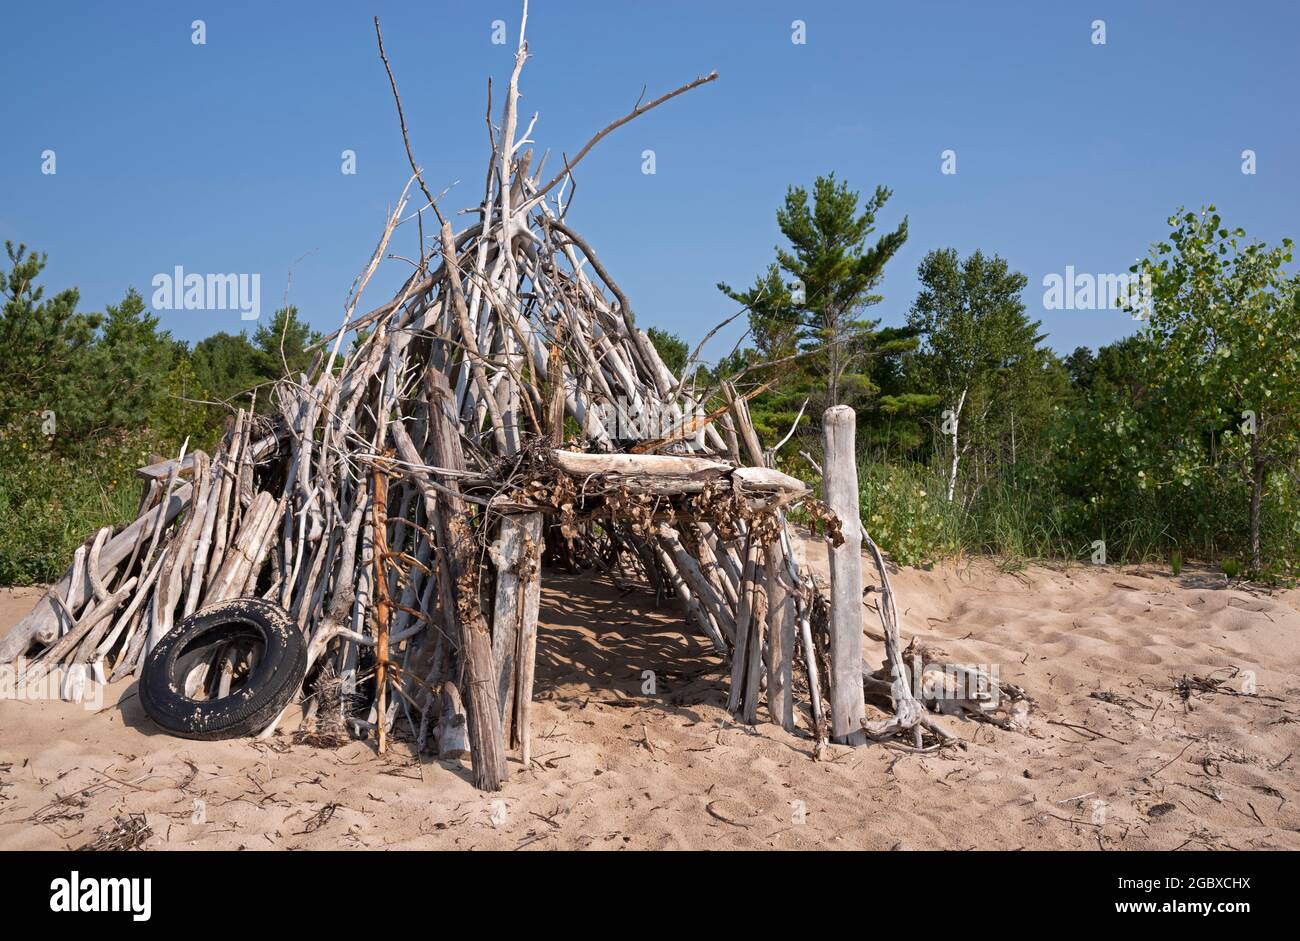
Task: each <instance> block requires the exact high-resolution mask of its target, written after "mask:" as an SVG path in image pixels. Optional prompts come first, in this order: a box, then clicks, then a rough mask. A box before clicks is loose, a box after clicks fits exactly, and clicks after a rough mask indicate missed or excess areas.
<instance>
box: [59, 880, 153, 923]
mask: <svg viewBox="0 0 1300 941" xmlns="http://www.w3.org/2000/svg"><path fill="white" fill-rule="evenodd" d="M50 911H52V912H130V913H131V919H132V920H133V921H148V920H149V917H150V916H151V915H152V914H153V880H152V879H149V878H143V879H138V878H137V879H109V878H100V879H90V878H87V879H82V878H81V873H79V872H77V870H75V869H74V870H72V875H71V876H70V877H69V878H67V879H55V880H54V881H53V882H51V883H50Z"/></svg>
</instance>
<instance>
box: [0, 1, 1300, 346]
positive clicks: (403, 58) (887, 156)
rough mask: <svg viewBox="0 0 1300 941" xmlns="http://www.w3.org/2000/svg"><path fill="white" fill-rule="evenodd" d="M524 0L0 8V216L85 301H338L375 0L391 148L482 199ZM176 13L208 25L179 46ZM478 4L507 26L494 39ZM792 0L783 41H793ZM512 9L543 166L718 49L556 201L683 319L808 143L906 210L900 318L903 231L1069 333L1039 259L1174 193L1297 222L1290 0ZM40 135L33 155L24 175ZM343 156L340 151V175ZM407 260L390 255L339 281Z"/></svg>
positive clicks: (1273, 223) (1184, 201)
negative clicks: (394, 83) (526, 14)
mask: <svg viewBox="0 0 1300 941" xmlns="http://www.w3.org/2000/svg"><path fill="white" fill-rule="evenodd" d="M518 11H519V7H518V4H517V3H515V2H506V0H491V2H486V3H453V2H450V0H425V2H420V3H415V2H410V3H396V2H383V3H370V4H361V3H341V2H339V3H327V2H314V3H279V2H277V3H270V2H265V0H262V2H256V3H251V2H250V3H244V2H240V3H228V2H211V0H209V2H202V3H200V2H167V3H145V2H139V3H70V2H61V3H26V4H16V3H14V4H6V9H5V10H4V14H3V22H4V23H5V30H4V32H5V40H4V53H3V55H2V56H0V81H2V82H3V93H2V94H0V102H2V103H0V126H2V127H3V129H4V130H3V132H0V238H5V239H13V240H20V241H23V242H25V243H27V244H28V245H29V246H31V247H33V248H36V249H39V250H41V251H45V252H48V253H49V256H50V264H49V268H48V269H47V275H48V277H47V285H48V286H49V287H50V288H60V287H65V286H69V285H75V286H77V287H79V288H80V289H81V292H82V307H83V309H102V308H103V305H105V304H107V303H112V302H114V301H115V300H117V299H119V298H120V297H121V296H122V294H123V293H124V292H125V290H126V288H127V287H128V286H130V285H134V286H135V287H137V288H138V289H139V290H140V291H141V292H142V293H144V294H145V297H146V300H147V299H148V298H149V296H150V294H151V293H152V292H151V289H150V287H149V285H150V281H151V279H152V278H153V276H154V275H155V274H157V273H159V272H170V271H171V270H172V269H173V267H174V266H176V265H182V266H183V267H184V268H185V269H186V270H187V271H195V272H259V273H261V275H262V292H263V308H264V313H263V317H265V316H266V315H267V313H269V311H270V310H271V309H273V308H274V307H276V306H279V305H280V304H281V303H282V300H283V297H284V294H285V291H286V287H287V290H288V296H289V300H290V302H292V303H295V304H297V305H298V306H299V307H300V309H301V310H302V311H303V312H304V314H305V315H306V316H307V318H308V319H309V320H310V321H311V322H312V323H313V324H314V325H316V326H317V327H319V328H321V329H328V328H330V327H332V326H335V325H337V323H338V320H339V316H340V313H341V310H342V303H343V299H344V297H345V295H346V293H347V290H348V287H349V285H350V284H351V282H352V280H353V278H354V276H355V275H356V273H357V271H358V270H359V269H360V268H361V267H362V266H363V265H364V263H365V261H366V259H367V258H368V257H369V254H370V252H371V251H372V249H373V247H374V244H375V241H376V240H377V237H378V235H379V232H380V230H381V228H382V225H383V219H384V214H385V211H386V207H387V206H388V205H390V204H391V203H392V202H393V201H394V200H395V198H396V196H397V194H398V192H399V191H400V189H401V187H402V185H403V183H404V182H405V180H406V177H407V175H408V170H407V166H406V158H405V154H404V151H403V149H402V142H401V136H400V134H399V132H398V128H397V120H396V115H395V112H394V109H393V103H392V98H391V95H390V92H389V89H388V84H387V79H386V77H385V75H384V71H383V66H382V64H381V63H380V61H379V59H378V57H377V55H376V51H375V39H374V33H373V29H372V26H371V20H370V18H371V16H372V14H376V13H377V14H378V15H379V16H380V18H381V22H382V25H383V29H384V37H385V45H386V47H387V51H388V55H389V59H390V61H391V62H392V64H393V67H394V70H395V72H396V75H397V79H398V84H399V88H400V91H401V93H402V97H403V102H404V105H405V107H406V112H407V121H408V124H409V125H410V128H411V135H412V143H413V145H414V147H415V151H416V157H417V159H418V160H419V161H420V163H421V164H422V165H423V167H424V168H425V173H426V177H427V179H428V180H429V183H430V186H431V187H432V188H434V189H435V190H437V189H441V188H442V187H443V186H446V185H448V184H450V183H452V182H453V181H456V180H460V181H462V183H461V184H460V186H459V187H458V188H457V189H456V190H454V191H453V193H452V195H451V196H449V197H448V198H447V199H446V200H444V202H443V205H444V206H445V207H451V208H460V207H468V206H471V205H473V204H475V203H476V202H477V200H478V199H479V194H480V191H481V188H482V181H483V178H484V168H485V160H486V154H487V151H486V138H485V134H486V132H485V128H484V121H483V115H484V104H485V82H486V76H487V75H489V74H491V75H493V76H494V79H495V81H496V83H497V86H496V87H497V88H498V89H500V88H501V87H503V85H504V82H505V78H506V76H507V75H508V71H509V67H510V63H511V57H512V54H513V47H514V41H515V29H516V28H517V21H518ZM196 18H202V19H203V20H204V21H205V22H206V27H207V43H206V45H202V46H196V45H194V44H192V42H191V29H190V24H191V21H192V20H194V19H196ZM498 18H500V19H503V20H505V21H506V22H507V23H508V24H509V38H510V41H509V44H507V45H505V46H501V45H493V44H492V43H491V41H490V33H491V23H492V21H493V20H495V19H498ZM795 19H802V20H804V21H805V22H806V24H807V43H806V45H794V44H792V43H791V41H790V37H791V22H792V21H793V20H795ZM1096 19H1101V20H1104V21H1105V23H1106V40H1107V42H1106V45H1104V46H1098V45H1094V44H1093V43H1092V41H1091V35H1092V26H1091V24H1092V22H1093V21H1094V20H1096ZM528 34H529V39H530V48H531V52H532V54H533V58H532V59H531V61H530V63H529V65H528V67H527V68H526V69H525V71H524V78H523V91H524V99H523V103H522V108H523V109H525V110H526V111H527V112H528V113H529V114H531V112H532V111H534V110H536V111H539V112H540V118H539V120H538V124H537V129H536V133H535V134H534V137H535V139H536V140H537V141H538V143H539V145H541V146H542V147H546V146H549V147H551V148H552V160H553V162H552V164H551V166H555V165H556V164H555V162H554V159H555V157H557V156H558V154H559V152H560V151H567V152H569V153H573V152H574V151H575V150H576V149H577V148H578V147H580V146H581V144H582V143H583V142H584V141H585V140H586V139H587V138H588V137H589V136H590V134H592V133H593V132H594V131H595V130H597V129H599V128H600V127H603V126H604V125H605V124H606V123H607V122H608V121H609V120H611V119H613V118H614V117H616V116H619V115H621V114H623V113H624V112H626V111H627V110H628V109H629V108H630V107H631V105H632V104H633V103H634V102H635V100H636V99H637V97H638V95H639V94H640V92H641V89H642V87H643V86H645V87H646V88H647V90H648V95H649V96H650V97H653V96H655V95H657V94H659V93H661V92H662V91H665V90H667V89H669V88H672V87H675V86H677V85H678V84H681V83H683V82H685V81H687V80H689V79H690V78H693V77H694V76H696V75H699V74H703V73H706V72H708V71H709V70H711V69H717V70H718V72H719V73H720V78H719V80H718V81H717V82H715V83H713V84H711V85H708V86H705V87H704V88H701V89H698V90H696V91H693V92H691V93H690V94H688V95H686V96H684V97H682V98H679V99H676V100H675V101H673V102H670V103H669V104H668V105H666V106H664V107H662V108H660V109H659V110H657V111H655V112H652V113H651V114H649V115H646V116H645V117H642V118H640V119H638V120H637V121H635V122H633V123H632V124H630V125H628V126H627V127H624V128H622V129H620V130H619V131H617V132H615V134H614V135H612V136H611V137H609V138H607V139H606V140H605V141H603V142H602V143H601V144H600V145H599V146H598V147H597V149H596V150H595V151H594V152H593V153H592V154H591V155H590V156H589V157H588V158H587V159H586V160H585V161H584V162H583V164H582V165H581V167H580V169H579V171H578V177H579V185H578V190H577V198H576V201H575V203H574V208H573V214H572V216H571V220H572V221H573V222H575V223H576V224H577V225H578V227H579V228H580V229H581V230H582V231H583V233H584V234H585V235H586V237H587V238H588V240H589V241H590V242H591V243H592V244H593V247H595V248H596V250H597V252H598V253H599V254H600V255H601V257H602V260H603V261H604V262H605V263H606V264H607V266H608V267H609V268H610V269H611V271H612V272H613V273H614V275H615V277H617V278H618V279H619V280H620V281H621V282H622V284H623V286H624V287H625V289H626V290H627V292H628V294H629V295H630V296H631V298H632V300H633V305H634V307H635V308H636V309H637V311H638V315H639V317H640V322H641V324H642V325H643V326H647V325H658V326H661V327H664V328H666V329H669V330H672V331H674V332H677V333H679V334H681V335H682V336H683V337H685V338H688V339H691V340H694V339H698V338H700V337H701V336H703V334H704V333H705V332H706V331H707V330H708V328H709V327H710V326H711V325H712V324H713V323H715V322H716V321H718V320H720V319H722V317H724V316H725V315H726V314H728V313H729V312H731V311H732V309H733V308H732V306H731V305H730V302H728V301H727V300H726V299H725V298H724V297H722V295H721V294H719V293H718V292H717V290H716V289H715V287H714V285H715V283H716V282H718V281H720V280H725V281H729V282H731V283H732V284H736V285H746V284H748V283H749V282H750V281H751V280H752V278H753V276H754V275H755V274H757V273H758V272H759V271H760V270H762V269H763V268H764V267H765V266H766V264H767V263H768V262H769V261H770V259H771V257H772V254H773V251H772V250H773V246H774V245H775V244H776V243H777V241H778V240H779V233H778V231H777V229H776V223H775V218H774V214H775V209H776V207H777V206H778V204H779V203H780V201H781V199H782V197H783V195H784V192H785V189H786V186H787V185H788V184H790V183H794V182H798V183H805V184H811V182H812V180H813V179H814V178H815V177H816V176H817V174H819V173H825V172H828V171H832V170H833V171H835V172H836V173H837V174H838V175H839V176H840V177H841V178H843V179H846V180H848V181H849V182H850V183H851V184H853V185H854V186H855V187H857V188H859V189H860V190H862V191H863V192H864V193H865V192H869V191H870V190H871V189H872V188H874V187H875V185H876V184H878V183H879V184H885V185H887V186H889V187H891V188H892V189H893V190H894V196H893V199H892V200H891V202H890V204H889V205H888V207H887V208H886V210H885V212H884V213H883V216H882V218H881V223H882V224H883V225H884V226H888V227H891V228H892V226H893V225H895V224H896V223H897V221H898V220H899V219H901V218H902V216H903V215H904V214H907V215H908V216H909V217H910V219H911V237H910V239H909V241H908V243H907V245H906V246H905V248H904V249H903V250H902V252H901V253H900V254H899V255H898V256H897V257H896V258H895V259H894V260H893V261H892V262H891V264H890V267H889V268H888V269H887V274H886V278H885V281H884V284H883V287H882V293H883V294H884V298H885V299H884V302H883V304H881V305H880V306H879V307H878V308H876V312H877V314H878V315H879V316H881V317H883V318H884V319H885V321H886V322H887V323H898V322H901V321H902V320H903V318H904V317H905V316H906V311H907V308H908V306H909V305H910V303H911V301H912V299H913V297H914V296H915V293H916V278H915V271H916V266H917V263H918V262H919V260H920V259H921V257H922V255H924V254H925V252H926V251H928V250H930V249H933V248H937V247H943V246H953V247H956V248H957V249H958V250H960V251H961V252H962V253H963V254H964V253H966V252H969V251H971V250H973V249H975V248H982V249H984V250H985V251H986V252H996V253H998V254H1000V255H1002V256H1003V257H1005V258H1007V259H1008V261H1009V262H1010V263H1011V265H1012V266H1013V267H1014V268H1016V269H1018V270H1020V271H1023V272H1024V273H1025V274H1026V275H1027V276H1028V277H1029V284H1030V286H1029V289H1028V290H1027V291H1026V302H1027V304H1028V307H1029V310H1030V312H1031V314H1032V315H1033V316H1036V317H1041V318H1042V319H1043V321H1044V329H1045V330H1046V331H1047V332H1048V334H1049V342H1050V343H1051V345H1052V346H1054V347H1055V348H1056V349H1058V350H1060V351H1063V352H1068V351H1069V350H1070V349H1072V348H1073V347H1074V346H1076V345H1078V344H1087V345H1091V346H1096V345H1098V344H1100V343H1105V342H1109V341H1110V340H1113V339H1115V338H1116V337H1118V336H1120V335H1122V334H1124V333H1127V332H1129V331H1131V330H1132V328H1133V323H1132V321H1130V320H1128V319H1127V318H1126V317H1125V316H1124V315H1123V314H1121V313H1119V312H1082V311H1044V310H1042V287H1041V282H1042V278H1043V277H1044V275H1046V274H1048V273H1052V272H1056V273H1061V272H1063V271H1064V270H1065V267H1066V266H1067V265H1072V266H1074V268H1075V269H1076V270H1077V271H1081V272H1083V271H1086V272H1093V273H1096V272H1122V271H1126V270H1127V268H1128V266H1129V265H1130V264H1132V262H1133V261H1134V259H1135V258H1136V257H1137V256H1139V255H1142V254H1144V253H1145V251H1146V248H1147V246H1148V245H1149V244H1150V243H1151V242H1152V241H1153V240H1155V239H1157V238H1160V237H1161V236H1162V235H1163V233H1164V231H1165V219H1166V217H1167V216H1168V215H1169V214H1170V213H1171V212H1172V211H1173V210H1174V209H1175V208H1176V207H1178V206H1179V205H1187V206H1188V207H1195V206H1199V205H1201V204H1203V203H1208V202H1215V203H1217V205H1218V207H1219V209H1220V211H1221V212H1222V214H1223V216H1224V218H1225V220H1227V221H1228V222H1229V223H1231V224H1236V225H1242V226H1244V227H1245V228H1246V229H1247V231H1248V232H1249V233H1250V234H1251V235H1253V236H1257V237H1260V238H1263V239H1266V240H1268V241H1271V242H1276V241H1277V240H1279V239H1280V238H1281V237H1282V236H1284V235H1291V236H1300V212H1297V210H1300V179H1297V170H1298V169H1300V121H1298V120H1297V109H1296V102H1295V95H1296V88H1297V77H1300V54H1298V50H1297V43H1298V42H1300V4H1297V3H1293V2H1284V0H1274V2H1250V0H1244V2H1234V3H1225V2H1210V0H1176V2H1175V0H1143V2H1120V0H1089V2H1074V0H1052V2H1044V0H1025V2H991V0H990V2H983V3H974V2H966V0H962V2H922V0H918V2H909V3H904V2H882V0H855V2H839V3H832V2H823V0H792V2H740V0H736V2H711V0H699V2H635V3H632V2H608V3H595V2H562V0H535V2H534V3H533V4H532V5H531V11H530V20H529V30H528ZM499 100H500V98H499V95H498V102H499ZM47 149H52V150H54V151H55V152H56V154H57V161H58V163H57V170H58V172H57V174H55V175H53V176H50V175H42V173H41V172H40V171H41V153H42V151H44V150H47ZM344 149H352V150H355V151H356V153H357V162H358V172H357V174H356V175H354V176H346V175H343V174H342V173H341V172H340V164H341V159H340V154H341V152H342V151H343V150H344ZM645 149H653V150H654V151H655V152H656V158H657V173H656V174H655V175H653V176H647V175H644V174H643V173H642V172H641V153H642V151H643V150H645ZM945 149H952V150H954V151H956V154H957V169H958V172H957V173H956V174H955V175H952V176H945V175H943V174H941V173H940V154H941V152H942V151H944V150H945ZM1245 149H1252V150H1254V151H1255V152H1256V153H1257V159H1258V172H1257V173H1256V174H1255V175H1253V176H1248V175H1244V174H1243V173H1242V172H1241V152H1242V151H1243V150H1245ZM415 238H416V236H415V232H414V228H413V227H411V228H410V230H409V231H406V230H404V231H403V232H402V233H401V234H399V236H398V238H397V239H396V240H395V242H394V245H393V250H394V251H395V252H397V253H398V254H403V255H412V254H414V252H415V244H414V243H415ZM291 267H292V269H293V276H292V284H291V285H287V281H288V276H289V270H290V268H291ZM408 270H409V269H407V268H406V267H405V265H404V264H403V263H402V262H397V261H392V262H387V263H386V267H385V268H384V269H382V271H383V273H382V275H381V276H380V277H379V278H377V279H376V281H375V282H373V283H372V286H371V288H370V291H369V292H368V294H367V295H366V298H365V299H363V307H369V306H373V305H375V304H378V303H380V302H382V301H383V300H386V299H387V298H388V296H390V294H391V289H393V288H395V285H396V284H397V283H398V282H400V280H401V279H402V278H403V277H404V276H405V274H406V273H407V271H408ZM385 292H387V293H385ZM162 317H163V325H164V326H165V327H166V328H167V329H170V330H171V331H172V332H173V334H174V335H176V336H177V337H180V338H182V339H186V340H195V339H198V338H201V337H203V336H206V335H208V334H210V333H213V332H216V331H218V330H230V331H237V330H239V329H241V328H243V327H246V326H247V324H245V323H241V322H240V320H239V315H238V313H237V312H215V313H214V312H193V311H191V312H184V311H182V312H167V313H164V314H163V315H162ZM733 336H734V334H733ZM725 351H726V350H725V349H721V348H719V349H718V352H720V353H721V352H725Z"/></svg>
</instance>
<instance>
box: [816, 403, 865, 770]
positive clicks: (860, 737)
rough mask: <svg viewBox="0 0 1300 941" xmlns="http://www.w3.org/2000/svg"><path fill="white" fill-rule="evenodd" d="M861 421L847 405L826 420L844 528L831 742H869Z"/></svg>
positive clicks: (835, 499) (830, 484)
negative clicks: (860, 483)
mask: <svg viewBox="0 0 1300 941" xmlns="http://www.w3.org/2000/svg"><path fill="white" fill-rule="evenodd" d="M856 422H857V416H856V415H854V413H853V409H851V408H849V407H848V406H847V405H835V406H832V407H831V408H828V409H827V410H826V412H825V414H824V415H822V440H823V443H824V446H825V451H826V461H825V472H826V473H825V486H826V503H827V505H829V506H830V508H831V510H832V511H833V512H834V513H835V515H836V516H838V517H839V518H840V520H841V521H842V522H843V524H844V542H843V544H842V545H840V546H839V547H838V548H836V547H833V546H832V547H831V548H830V563H831V566H830V567H831V618H830V632H831V738H832V740H834V741H835V742H838V743H840V744H845V745H861V744H864V743H865V742H866V733H864V732H863V731H862V719H863V717H864V716H865V714H866V703H865V701H864V700H863V696H862V521H861V518H860V517H859V515H858V455H857V448H856V445H855V441H854V438H855V434H854V433H855V430H856V428H855V426H856Z"/></svg>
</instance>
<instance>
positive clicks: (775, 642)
mask: <svg viewBox="0 0 1300 941" xmlns="http://www.w3.org/2000/svg"><path fill="white" fill-rule="evenodd" d="M766 576H767V711H768V713H769V715H771V717H772V721H773V722H775V723H777V724H778V725H780V726H781V727H782V728H784V729H793V728H794V690H793V689H792V687H793V685H794V630H795V611H794V584H793V582H792V581H791V579H790V569H789V567H788V566H787V565H786V559H785V550H784V547H783V546H782V544H781V540H780V539H774V540H773V541H772V542H770V543H768V546H767V571H766Z"/></svg>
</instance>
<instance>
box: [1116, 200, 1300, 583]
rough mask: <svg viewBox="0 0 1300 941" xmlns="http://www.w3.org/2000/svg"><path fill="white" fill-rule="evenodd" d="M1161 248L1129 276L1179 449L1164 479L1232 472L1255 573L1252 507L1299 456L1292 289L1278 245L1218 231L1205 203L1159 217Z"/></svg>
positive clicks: (1297, 310)
mask: <svg viewBox="0 0 1300 941" xmlns="http://www.w3.org/2000/svg"><path fill="white" fill-rule="evenodd" d="M1169 225H1170V227H1171V229H1172V232H1171V233H1170V235H1169V238H1168V240H1167V241H1162V242H1159V243H1157V244H1156V245H1155V246H1153V248H1152V250H1151V252H1150V254H1149V256H1148V257H1147V258H1146V259H1144V260H1143V261H1142V262H1141V263H1140V264H1138V265H1136V266H1134V268H1133V269H1132V270H1133V271H1134V272H1135V273H1136V274H1138V275H1140V276H1141V277H1142V279H1143V281H1144V282H1146V284H1147V285H1148V291H1149V296H1150V300H1151V305H1150V321H1149V323H1148V324H1147V330H1148V334H1149V339H1150V342H1151V344H1152V347H1153V349H1152V351H1151V352H1150V354H1149V355H1150V357H1151V366H1152V380H1153V381H1154V382H1155V383H1158V384H1159V387H1160V390H1161V393H1162V395H1163V397H1164V398H1165V400H1166V401H1167V402H1168V404H1169V406H1170V413H1171V416H1170V417H1171V420H1172V421H1173V422H1174V423H1176V424H1178V425H1180V426H1181V429H1182V431H1183V435H1184V437H1185V438H1186V439H1187V440H1188V441H1194V440H1196V439H1201V440H1202V441H1203V442H1204V441H1207V440H1208V448H1200V449H1197V448H1190V447H1187V448H1180V449H1178V450H1177V451H1176V452H1175V453H1174V455H1173V456H1174V458H1175V460H1174V461H1173V465H1172V467H1171V471H1172V478H1173V480H1174V481H1189V482H1190V478H1191V477H1192V476H1193V475H1194V474H1197V473H1198V472H1199V471H1200V470H1201V468H1202V466H1203V463H1204V462H1205V461H1206V458H1207V452H1208V460H1209V463H1210V464H1211V465H1215V464H1223V463H1228V464H1231V465H1233V466H1235V467H1236V468H1237V470H1238V479H1239V481H1240V484H1239V486H1240V491H1239V492H1240V493H1241V499H1242V500H1243V501H1244V502H1246V503H1247V506H1248V520H1249V522H1248V526H1249V533H1248V545H1247V549H1248V551H1249V553H1250V558H1251V564H1252V568H1253V570H1254V572H1255V573H1260V572H1261V571H1262V569H1263V564H1264V560H1263V552H1262V545H1261V520H1262V508H1263V505H1264V501H1265V498H1266V497H1267V495H1268V490H1269V484H1270V478H1273V477H1275V476H1276V478H1277V479H1276V484H1275V487H1276V488H1279V489H1280V488H1282V487H1284V486H1285V480H1284V477H1286V476H1290V477H1291V479H1292V480H1294V474H1295V468H1296V462H1297V456H1298V455H1300V344H1297V337H1300V281H1298V280H1297V279H1295V278H1291V277H1289V276H1288V275H1287V274H1286V272H1285V271H1284V269H1283V265H1285V264H1287V263H1289V262H1290V261H1291V257H1292V256H1291V240H1290V239H1283V240H1282V245H1281V246H1280V247H1270V246H1268V245H1266V244H1264V243H1262V242H1258V241H1247V240H1246V233H1245V231H1244V230H1242V229H1240V228H1235V229H1231V230H1230V229H1228V228H1227V227H1226V226H1225V225H1224V224H1223V220H1222V219H1221V218H1220V216H1219V214H1218V212H1217V211H1216V210H1215V208H1214V207H1213V206H1209V207H1207V208H1206V209H1204V210H1202V211H1201V212H1200V213H1199V214H1198V213H1195V212H1183V211H1182V210H1180V211H1179V212H1178V213H1177V214H1175V215H1174V216H1172V217H1170V219H1169Z"/></svg>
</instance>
